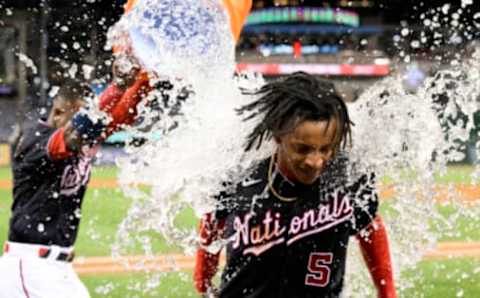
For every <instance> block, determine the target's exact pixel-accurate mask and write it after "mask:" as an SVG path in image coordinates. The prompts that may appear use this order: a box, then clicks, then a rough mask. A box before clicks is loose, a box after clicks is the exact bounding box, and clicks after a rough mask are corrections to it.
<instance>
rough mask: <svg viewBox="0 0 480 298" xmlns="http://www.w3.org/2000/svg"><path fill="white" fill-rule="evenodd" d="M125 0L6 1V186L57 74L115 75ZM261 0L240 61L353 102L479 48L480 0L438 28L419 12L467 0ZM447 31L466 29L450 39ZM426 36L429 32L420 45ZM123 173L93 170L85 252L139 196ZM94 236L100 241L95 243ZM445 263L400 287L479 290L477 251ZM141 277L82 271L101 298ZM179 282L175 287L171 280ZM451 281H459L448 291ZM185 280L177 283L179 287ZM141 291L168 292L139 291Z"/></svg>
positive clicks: (2, 9) (3, 212) (1, 72)
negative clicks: (131, 195)
mask: <svg viewBox="0 0 480 298" xmlns="http://www.w3.org/2000/svg"><path fill="white" fill-rule="evenodd" d="M125 2H126V1H125V0H70V1H64V0H42V1H29V0H0V184H1V182H5V181H7V182H8V181H9V180H11V175H10V174H9V168H8V164H9V159H10V149H9V148H10V145H9V143H10V142H11V141H12V140H14V139H15V136H16V135H17V134H18V131H19V129H20V128H21V127H22V126H23V125H29V123H31V122H32V121H36V119H37V118H38V117H39V116H41V115H46V114H47V112H48V109H49V103H50V100H51V94H52V93H51V90H52V87H53V86H56V85H58V84H60V83H61V80H62V78H63V77H65V76H70V77H76V78H79V79H82V80H85V81H88V82H89V83H90V84H91V86H92V87H93V88H94V90H96V91H97V92H100V91H101V90H102V88H104V86H105V83H106V82H108V81H109V79H110V69H111V61H112V60H111V52H109V51H108V50H106V49H105V48H104V45H105V41H106V32H107V30H108V28H109V27H110V26H111V25H112V24H114V23H115V22H116V21H117V20H118V19H119V17H120V15H121V14H122V12H123V5H124V3H125ZM253 2H254V5H253V7H254V8H253V11H252V14H251V15H250V17H249V19H248V21H247V24H246V26H245V27H244V30H243V33H242V35H241V38H240V41H239V43H238V46H237V52H236V54H237V63H238V69H239V70H253V71H257V72H259V73H262V74H263V75H264V76H265V77H267V78H270V77H277V76H282V75H285V74H288V73H291V72H294V71H297V70H304V71H307V72H310V73H314V74H316V75H318V76H321V77H328V78H330V79H332V80H333V81H334V82H335V83H336V85H337V87H338V88H339V90H340V91H341V92H342V93H343V94H344V96H345V98H346V100H348V101H355V100H357V99H358V97H359V96H360V95H361V94H362V92H364V90H365V89H366V88H368V87H370V86H372V85H373V84H374V83H375V82H377V81H378V80H381V79H383V78H385V77H388V76H401V77H402V78H403V83H404V85H405V88H406V89H408V90H409V92H416V90H417V88H419V86H421V85H422V83H423V81H424V79H425V78H426V77H428V76H431V75H432V74H434V73H435V72H436V71H438V70H440V69H443V68H447V67H450V65H451V62H452V61H454V60H455V61H459V60H460V61H461V60H462V59H467V58H468V57H469V56H470V55H471V54H472V52H473V51H474V50H475V49H476V48H480V33H479V30H476V31H475V30H472V31H471V32H460V33H461V34H456V35H455V34H452V33H453V31H459V30H460V31H461V30H463V29H462V28H468V26H469V25H468V22H471V21H472V20H473V19H474V15H475V14H476V13H478V12H479V11H480V3H478V1H476V0H474V1H472V3H473V4H471V5H469V6H468V9H465V11H464V12H463V14H462V15H461V16H460V18H461V19H460V21H461V22H464V23H465V24H466V25H465V26H463V27H462V28H458V27H456V28H452V27H451V26H450V23H449V21H442V20H440V27H438V28H435V31H432V29H431V27H430V26H425V24H424V22H423V21H422V19H421V18H420V16H421V14H422V13H426V12H427V11H428V10H429V9H430V8H433V7H441V6H442V5H444V4H445V3H450V4H451V11H454V10H456V9H457V8H459V7H460V6H461V4H462V1H460V0H459V1H433V0H429V1H424V2H420V1H417V0H384V1H378V0H350V1H347V0H337V1H333V0H330V1H317V0H311V1H309V0H303V1H302V0H253ZM477 22H479V23H480V20H478V19H477ZM405 28H408V29H409V30H410V31H411V32H410V34H409V35H408V36H405V35H404V34H402V30H404V29H405ZM449 36H450V37H451V36H457V37H456V38H447V37H449ZM465 36H468V38H465ZM419 39H422V40H423V42H422V43H420V44H417V43H412V41H415V40H419ZM407 57H408V58H407ZM479 101H480V99H479ZM479 122H480V121H479ZM475 135H477V134H476V133H472V138H471V140H470V142H469V143H468V144H466V145H467V146H465V153H466V157H465V159H464V160H463V161H462V163H463V166H462V167H460V168H458V169H459V170H458V169H457V170H454V171H453V174H452V177H453V178H452V179H451V181H452V182H454V183H458V182H464V180H462V179H464V178H462V177H466V176H468V175H469V173H470V172H471V167H470V165H471V164H473V163H475V162H476V161H477V157H476V155H475V148H474V144H475V142H476V141H477V139H476V137H475ZM125 139H126V137H125V135H124V134H122V133H118V134H116V135H114V136H112V137H111V138H110V139H109V143H108V144H106V145H105V146H103V148H102V154H101V158H100V161H99V162H100V163H101V164H107V165H111V164H113V162H114V159H115V157H116V156H118V155H119V154H123V153H122V152H123V151H122V150H121V148H122V144H123V142H124V141H125ZM2 166H3V167H2ZM465 173H467V174H465ZM115 174H116V170H115V169H114V168H111V167H103V168H101V167H100V168H97V169H96V171H94V176H93V177H94V179H98V181H99V182H102V181H103V182H105V183H106V184H105V185H102V184H101V183H100V184H98V185H92V187H91V190H90V191H89V193H88V194H87V195H88V196H89V198H87V200H85V204H86V205H85V207H84V212H85V214H88V217H89V218H87V219H86V220H87V222H84V223H83V225H84V227H83V228H82V229H81V235H80V237H79V243H78V245H77V246H78V251H79V252H80V255H84V256H98V255H109V246H108V245H109V244H110V243H111V241H112V235H114V234H115V230H116V227H117V225H118V223H119V222H120V220H121V218H122V216H123V214H125V212H126V209H127V208H128V204H129V202H130V201H129V199H128V198H124V197H123V195H122V194H120V193H119V192H118V190H113V189H111V188H112V187H111V186H112V185H110V184H108V183H110V182H111V181H112V180H113V179H114V178H115ZM107 182H108V183H107ZM4 184H5V183H4ZM107 184H108V185H107ZM8 185H9V184H8V183H6V184H5V185H3V186H4V187H0V195H1V199H0V242H3V240H4V238H5V237H6V230H7V226H6V221H7V218H8V207H9V205H10V200H11V195H10V191H9V189H8V187H7V186H8ZM97 197H102V200H97V199H96V198H97ZM4 198H6V199H4ZM184 222H185V223H186V224H187V225H189V226H195V224H196V223H195V221H194V219H193V216H192V215H191V214H190V215H187V216H186V219H184ZM475 224H477V223H475ZM465 226H467V224H465ZM471 227H472V226H470V229H466V231H465V233H463V234H462V235H463V236H461V237H460V238H458V239H457V238H449V237H448V236H445V237H444V238H442V239H441V240H448V241H450V240H454V241H464V240H475V241H479V240H480V238H479V237H480V236H479V235H478V232H477V231H476V230H475V229H472V228H471ZM476 227H478V225H476ZM92 239H93V240H96V239H97V240H98V239H100V240H101V241H98V242H96V245H94V246H92V245H91V241H92ZM160 242H161V241H160ZM155 247H156V248H159V247H160V249H159V250H158V251H160V252H162V253H168V252H172V251H173V252H178V251H179V250H178V248H174V249H170V248H168V249H167V248H164V244H162V243H157V245H156V246H155ZM436 264H437V263H435V262H430V263H424V264H422V266H421V267H420V269H419V270H420V271H421V273H418V272H410V273H407V274H410V276H414V275H422V276H426V279H425V280H426V281H427V282H425V280H423V281H421V283H422V284H416V285H415V286H416V287H418V288H419V289H420V290H418V292H406V293H402V294H403V295H402V297H403V296H404V297H412V296H414V294H413V293H417V294H418V293H423V292H424V291H427V290H428V291H430V292H428V291H427V292H426V293H427V294H426V295H425V297H438V296H439V295H441V294H444V295H443V296H445V297H453V295H455V293H456V294H457V297H461V296H464V297H479V296H480V294H478V295H477V296H475V294H474V293H479V291H480V288H479V284H480V283H479V282H478V280H479V277H478V273H479V272H480V266H479V264H478V261H476V262H472V261H470V259H460V260H449V261H445V262H439V263H438V264H439V265H438V266H437V265H436ZM464 272H469V274H470V275H469V277H464V274H465V273H464ZM472 272H473V273H472ZM447 273H448V274H450V277H448V274H447ZM475 274H477V275H475ZM186 276H187V277H180V278H178V277H168V276H167V279H166V282H165V281H164V282H163V283H162V285H161V287H160V288H159V289H157V291H159V292H162V291H163V290H162V289H169V290H170V292H169V293H170V295H165V296H168V297H186V296H187V295H192V294H191V293H192V285H191V282H190V281H189V279H188V274H187V275H186ZM451 276H453V278H452V277H451ZM457 276H459V278H458V279H457ZM144 279H145V278H144V277H143V276H141V277H138V276H130V275H122V276H115V277H111V276H103V277H101V278H96V277H88V278H85V279H84V280H85V282H86V283H87V285H88V286H89V288H90V289H91V291H92V296H93V297H96V295H95V294H94V292H95V293H97V294H99V293H101V292H102V291H104V292H105V293H107V294H108V293H109V291H110V290H111V289H110V288H111V281H112V280H113V281H114V284H116V285H119V288H118V289H117V292H118V295H117V296H115V295H113V294H111V295H107V296H109V297H125V296H124V293H125V291H126V290H125V287H126V286H125V285H124V284H125V283H126V281H127V280H129V281H132V280H133V281H136V280H144ZM105 283H106V284H105ZM109 284H110V285H109ZM172 284H173V285H175V286H174V287H173V290H172ZM423 284H424V285H423ZM460 284H462V285H464V286H465V293H467V294H465V295H463V294H461V295H460V296H458V293H459V292H458V291H457V290H455V287H458V285H460ZM427 287H428V289H427ZM184 288H186V290H185V289H184ZM450 288H452V289H454V290H452V291H451V292H448V291H450V290H449V289H450ZM93 289H95V291H93ZM109 289H110V290H109ZM129 289H130V290H132V287H130V288H129ZM176 289H177V290H179V292H176V294H175V293H174V292H175V291H176ZM462 291H463V288H462ZM112 293H113V292H112ZM122 293H123V294H122ZM172 293H173V294H172ZM428 293H431V294H428ZM432 293H433V294H432ZM445 293H453V294H452V295H450V294H445ZM462 293H463V292H462ZM469 293H472V294H471V295H470V294H469ZM136 297H163V296H158V295H157V296H155V295H153V296H152V294H143V295H141V294H139V296H136Z"/></svg>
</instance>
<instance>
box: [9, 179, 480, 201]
mask: <svg viewBox="0 0 480 298" xmlns="http://www.w3.org/2000/svg"><path fill="white" fill-rule="evenodd" d="M89 187H92V188H106V189H111V188H116V187H118V183H117V180H116V179H114V178H111V179H105V178H96V179H92V180H91V181H90V182H89ZM11 188H12V181H11V180H6V179H2V180H0V189H11ZM452 194H456V196H458V197H459V198H460V200H461V201H463V202H476V201H480V186H476V185H470V184H456V185H454V186H449V185H441V184H439V185H438V186H436V187H435V197H434V200H436V201H444V200H445V199H446V198H450V197H451V196H452ZM394 196H395V189H394V188H393V187H392V186H391V185H380V198H382V199H389V198H392V197H394Z"/></svg>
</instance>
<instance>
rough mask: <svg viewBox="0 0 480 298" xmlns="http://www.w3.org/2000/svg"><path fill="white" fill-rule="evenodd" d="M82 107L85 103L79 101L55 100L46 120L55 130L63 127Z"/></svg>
mask: <svg viewBox="0 0 480 298" xmlns="http://www.w3.org/2000/svg"><path fill="white" fill-rule="evenodd" d="M84 105H85V102H84V101H83V100H81V99H78V100H74V101H73V100H64V99H63V98H61V97H60V98H56V99H55V101H54V103H53V107H52V111H51V112H50V115H49V118H48V122H49V124H50V125H51V126H53V127H55V128H59V127H64V126H65V125H67V123H68V122H69V121H70V120H71V119H72V118H73V115H75V113H76V112H78V110H80V108H81V107H82V106H84Z"/></svg>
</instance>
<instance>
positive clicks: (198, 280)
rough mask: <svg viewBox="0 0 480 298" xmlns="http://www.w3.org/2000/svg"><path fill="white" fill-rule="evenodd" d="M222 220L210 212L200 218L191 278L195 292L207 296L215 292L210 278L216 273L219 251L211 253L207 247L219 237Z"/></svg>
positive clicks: (222, 224) (221, 229)
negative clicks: (198, 242)
mask: <svg viewBox="0 0 480 298" xmlns="http://www.w3.org/2000/svg"><path fill="white" fill-rule="evenodd" d="M224 224H225V222H224V221H218V220H216V219H215V218H214V215H213V214H212V213H207V214H205V215H204V216H203V217H202V219H201V220H200V233H199V234H200V244H201V246H200V247H199V248H198V249H197V254H196V259H195V270H194V274H193V280H194V283H195V289H196V290H197V292H198V293H199V294H200V295H202V296H205V297H207V295H208V293H213V292H215V288H214V287H213V284H212V279H213V277H214V276H215V274H216V273H217V269H218V264H219V259H220V252H221V250H219V251H218V252H217V253H212V252H209V251H207V249H206V248H207V247H208V246H209V245H211V244H212V243H213V242H214V241H215V240H218V239H220V237H221V236H222V231H223V227H224Z"/></svg>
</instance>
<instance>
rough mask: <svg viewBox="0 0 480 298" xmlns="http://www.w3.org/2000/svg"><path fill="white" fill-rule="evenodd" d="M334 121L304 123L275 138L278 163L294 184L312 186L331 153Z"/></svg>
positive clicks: (333, 148)
mask: <svg viewBox="0 0 480 298" xmlns="http://www.w3.org/2000/svg"><path fill="white" fill-rule="evenodd" d="M336 130H337V121H336V120H334V119H332V120H330V121H329V122H328V121H304V122H301V123H299V124H298V125H297V126H296V127H295V129H294V130H293V131H292V132H290V133H287V134H285V135H283V136H280V137H277V138H276V140H277V144H278V150H277V154H278V163H279V166H280V168H282V169H286V170H287V171H288V173H289V175H290V176H291V177H290V178H292V179H294V180H295V181H297V182H300V183H302V184H307V185H309V184H312V183H313V182H315V180H316V179H317V178H318V177H319V176H320V175H321V174H322V172H323V170H324V169H325V166H326V164H327V162H328V161H329V160H330V159H331V158H332V157H333V155H334V152H335V134H336Z"/></svg>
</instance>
